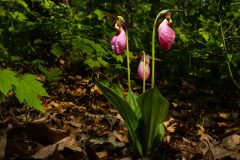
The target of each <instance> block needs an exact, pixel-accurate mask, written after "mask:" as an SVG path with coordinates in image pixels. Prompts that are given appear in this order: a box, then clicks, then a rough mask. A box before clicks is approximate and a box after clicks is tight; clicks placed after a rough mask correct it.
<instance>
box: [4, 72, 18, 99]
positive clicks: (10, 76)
mask: <svg viewBox="0 0 240 160" xmlns="http://www.w3.org/2000/svg"><path fill="white" fill-rule="evenodd" d="M16 84H17V78H16V73H15V72H13V71H10V70H8V69H0V91H1V92H2V93H3V94H4V95H5V96H6V95H7V93H8V92H9V91H10V90H12V85H16Z"/></svg>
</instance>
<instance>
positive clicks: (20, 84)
mask: <svg viewBox="0 0 240 160" xmlns="http://www.w3.org/2000/svg"><path fill="white" fill-rule="evenodd" d="M0 91H1V92H2V93H3V94H4V95H5V96H7V94H8V92H9V91H13V92H14V94H15V96H16V97H17V99H18V100H19V102H20V103H25V104H26V105H27V106H28V107H34V108H36V109H37V110H39V111H41V110H42V106H41V102H40V100H39V98H38V96H45V97H47V96H48V94H47V92H46V90H45V89H44V88H43V87H42V83H40V82H39V81H37V80H36V76H35V75H32V74H24V75H23V76H18V75H17V74H16V73H15V72H13V71H10V70H8V69H1V70H0ZM1 97H2V96H1Z"/></svg>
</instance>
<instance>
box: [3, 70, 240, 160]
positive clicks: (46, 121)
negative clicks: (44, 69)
mask: <svg viewBox="0 0 240 160" xmlns="http://www.w3.org/2000/svg"><path fill="white" fill-rule="evenodd" d="M47 89H48V93H49V95H50V97H49V98H46V99H42V100H43V106H44V112H43V113H39V112H37V111H35V110H33V109H26V107H22V105H20V104H15V103H14V102H15V101H14V97H11V98H10V100H9V101H8V102H6V103H4V104H2V106H1V109H0V113H1V114H0V115H1V116H0V119H1V123H0V157H3V155H4V154H5V157H6V159H53V160H61V159H69V160H74V159H90V160H94V159H102V160H103V159H131V151H130V148H129V146H128V139H127V128H126V127H125V125H124V122H123V120H122V118H121V116H120V115H119V114H118V112H117V111H116V110H115V109H113V108H112V107H111V105H110V103H108V102H107V101H106V99H105V98H104V97H103V95H102V94H101V93H100V92H99V90H98V89H97V87H96V86H95V84H94V83H92V82H91V81H90V80H87V79H83V78H82V77H80V76H76V75H74V76H65V78H64V79H63V80H60V81H59V82H57V83H51V84H49V85H48V86H47ZM159 89H160V91H161V92H162V93H163V95H164V96H165V97H166V98H167V99H168V100H169V103H170V113H169V117H168V119H167V120H166V122H165V126H166V129H167V133H166V136H165V139H164V143H163V144H162V145H161V146H160V147H159V148H158V150H156V151H154V153H153V154H152V155H151V156H150V158H152V159H164V160H165V159H166V160H168V159H169V160H172V159H205V160H214V159H240V153H239V150H240V111H239V108H240V97H239V94H238V93H237V92H234V91H227V90H224V92H223V91H221V90H220V91H218V90H212V89H208V88H201V87H199V86H195V85H194V84H191V83H189V82H186V81H178V82H174V83H173V82H171V83H169V82H166V81H163V82H160V83H159ZM135 91H136V92H138V93H139V91H140V89H139V88H136V89H135ZM11 99H13V100H11Z"/></svg>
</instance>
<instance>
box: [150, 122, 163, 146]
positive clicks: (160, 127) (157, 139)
mask: <svg viewBox="0 0 240 160" xmlns="http://www.w3.org/2000/svg"><path fill="white" fill-rule="evenodd" d="M164 133H165V127H164V123H163V122H162V123H160V124H159V125H158V127H157V131H156V135H155V139H154V143H153V148H156V147H158V146H159V144H160V143H162V141H163V138H164Z"/></svg>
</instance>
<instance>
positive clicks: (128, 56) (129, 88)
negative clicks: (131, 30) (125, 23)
mask: <svg viewBox="0 0 240 160" xmlns="http://www.w3.org/2000/svg"><path fill="white" fill-rule="evenodd" d="M126 54H127V70H128V91H129V92H130V91H131V77H130V73H131V72H130V71H131V70H130V53H129V45H128V30H126Z"/></svg>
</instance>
